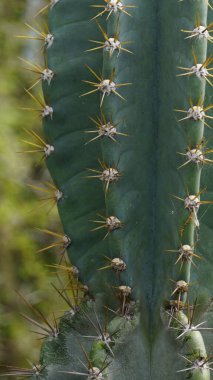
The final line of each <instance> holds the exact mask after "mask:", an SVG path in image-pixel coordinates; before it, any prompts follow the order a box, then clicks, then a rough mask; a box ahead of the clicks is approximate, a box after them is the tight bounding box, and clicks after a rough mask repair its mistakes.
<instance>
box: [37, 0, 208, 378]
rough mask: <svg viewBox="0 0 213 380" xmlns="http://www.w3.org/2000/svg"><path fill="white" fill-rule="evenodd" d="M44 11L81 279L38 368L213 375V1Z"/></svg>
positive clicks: (47, 374) (49, 90)
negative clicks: (212, 352) (212, 82)
mask: <svg viewBox="0 0 213 380" xmlns="http://www.w3.org/2000/svg"><path fill="white" fill-rule="evenodd" d="M47 9H48V11H49V16H48V20H49V23H48V25H49V26H48V28H49V30H48V32H47V34H46V35H44V34H43V36H42V38H43V40H44V42H45V48H44V54H45V56H46V57H47V62H48V70H50V71H51V80H47V79H48V78H49V77H48V78H46V76H45V77H44V73H43V77H42V79H43V92H44V99H45V104H46V107H47V105H48V107H51V115H50V114H47V113H45V114H44V112H43V113H42V116H43V120H44V122H43V125H44V132H45V136H46V138H47V141H48V144H49V145H48V146H51V147H52V149H51V154H49V155H46V163H47V167H48V169H49V171H50V174H51V176H52V179H53V183H54V188H52V189H53V190H54V192H55V193H54V194H55V196H54V197H55V198H54V199H55V201H57V206H58V210H59V214H60V217H61V221H62V225H63V228H64V232H65V237H66V241H64V243H63V244H64V245H63V248H64V249H66V248H67V252H68V256H69V259H70V263H71V265H74V270H73V267H71V268H72V273H73V274H74V277H75V278H74V280H73V279H70V277H69V284H68V285H67V286H66V288H63V287H62V289H61V287H60V288H56V291H57V293H58V294H59V295H60V296H61V297H62V298H63V299H64V301H65V303H66V304H67V305H68V306H69V310H68V311H67V312H66V313H65V315H64V316H62V318H61V321H60V324H59V332H58V333H57V334H55V335H54V336H51V337H49V338H47V340H46V342H45V343H44V345H43V348H42V355H41V365H43V367H41V369H39V371H37V372H38V374H37V375H36V374H35V376H37V377H39V378H41V379H43V378H45V379H48V380H56V379H57V380H58V379H61V380H64V379H69V378H72V377H76V378H77V377H78V378H82V379H83V378H87V379H90V380H94V379H99V380H100V379H117V380H121V379H122V380H124V379H125V380H129V379H131V378H132V379H134V380H139V379H144V380H147V379H150V380H151V379H159V380H161V379H162V380H163V379H164V380H166V379H180V380H181V379H184V378H186V377H187V378H191V379H197V380H209V379H210V372H211V370H212V369H211V365H212V364H211V358H210V354H211V352H209V350H210V349H211V346H212V342H213V341H212V335H211V328H212V327H213V321H212V314H211V313H210V311H209V310H210V306H211V296H212V288H213V285H212V284H213V275H212V264H213V259H212V246H213V244H212V241H213V240H212V233H211V229H212V228H213V223H212V218H211V209H210V210H208V207H209V205H211V203H212V199H213V198H212V194H211V193H212V192H213V182H212V168H211V153H212V150H211V146H210V144H211V134H212V131H211V129H210V126H211V118H212V116H211V108H212V107H213V106H212V105H211V92H210V91H209V88H211V76H212V74H211V72H212V71H211V70H212V67H211V62H212V58H211V51H210V49H209V45H210V42H212V36H211V28H212V26H211V4H208V3H207V2H206V1H204V0H184V1H179V2H178V1H175V0H174V1H171V0H161V1H160V2H159V1H157V0H143V1H141V0H140V1H139V0H124V1H118V0H94V1H93V2H92V0H83V1H81V2H79V1H75V0H58V1H52V2H51V4H50V6H47V7H45V8H44V9H43V10H42V12H41V13H43V12H45V11H46V10H47ZM47 37H48V38H47ZM42 38H41V39H42ZM47 39H48V40H47ZM50 41H51V43H50ZM208 49H209V51H208ZM46 70H47V68H46ZM48 73H49V71H48ZM45 74H47V72H46V71H45ZM45 79H46V80H45ZM207 87H208V89H207ZM45 109H46V110H47V108H45ZM48 109H49V108H48ZM206 132H207V133H206ZM205 136H207V137H205ZM207 140H209V142H208V145H207ZM201 174H202V176H201ZM201 178H202V181H201ZM58 194H60V197H59V196H58ZM207 211H208V212H207ZM201 259H202V260H201ZM62 260H63V258H62ZM59 268H62V263H60V265H59ZM63 268H64V267H63ZM66 270H67V269H66ZM73 281H74V285H73ZM71 284H72V286H71ZM70 289H71V290H70ZM73 289H74V291H73ZM70 291H71V293H72V294H71V295H69V292H70ZM73 294H74V297H73ZM79 299H80V301H79ZM207 312H208V314H207ZM207 316H208V317H207ZM208 321H209V324H208V323H207V322H208ZM211 322H212V324H211ZM204 323H205V324H204ZM207 334H208V336H207ZM204 335H205V337H204ZM206 342H207V343H206ZM36 368H37V367H36ZM39 368H40V367H39ZM34 371H36V370H34ZM34 373H35V372H34Z"/></svg>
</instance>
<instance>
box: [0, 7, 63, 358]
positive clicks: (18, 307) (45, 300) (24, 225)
mask: <svg viewBox="0 0 213 380" xmlns="http://www.w3.org/2000/svg"><path fill="white" fill-rule="evenodd" d="M32 5H33V7H32ZM36 5H38V6H39V5H41V1H39V0H29V1H26V0H18V1H17V0H9V1H8V0H1V2H0V51H1V54H0V70H1V74H0V124H1V128H0V151H1V161H0V239H1V255H0V271H1V275H0V287H1V292H0V361H1V363H4V364H15V365H19V366H20V365H24V366H26V360H31V361H37V360H38V357H39V351H38V350H39V347H40V341H39V340H38V339H37V338H38V337H35V336H33V334H31V333H30V332H29V330H30V329H31V326H29V324H28V323H27V322H26V321H25V320H23V319H22V317H21V316H20V314H19V313H20V311H23V308H24V305H23V302H22V301H21V299H20V298H19V297H18V296H17V294H16V292H15V290H18V291H19V292H21V293H22V294H24V295H27V296H29V299H30V301H31V302H32V303H33V304H34V305H37V304H39V307H40V308H41V309H42V310H43V311H44V310H48V311H49V313H50V312H51V306H52V305H51V303H52V297H53V293H52V291H51V289H50V288H51V287H50V285H49V283H50V281H51V277H50V274H51V273H50V272H51V271H50V270H49V268H48V267H47V266H46V264H48V263H50V262H51V263H52V262H54V260H57V258H56V255H54V254H53V253H52V252H49V251H48V252H47V253H44V254H39V253H36V251H37V250H38V249H40V248H42V247H43V246H45V245H48V244H49V243H50V242H51V240H50V239H47V237H46V236H42V234H41V233H40V232H38V231H37V230H36V227H39V228H49V229H53V230H59V231H60V224H59V222H58V217H57V212H56V210H53V211H52V212H51V213H50V214H48V213H47V212H45V209H44V208H43V207H42V208H39V207H38V196H37V195H36V194H34V193H33V192H32V191H31V190H30V188H28V187H27V186H26V184H27V183H29V182H31V181H32V180H33V181H36V182H38V183H40V182H41V181H43V180H44V179H45V180H46V179H47V178H48V173H47V171H46V169H45V165H44V163H42V162H41V156H40V155H39V153H36V154H31V155H30V154H21V153H17V152H20V151H23V150H26V146H24V144H23V143H22V142H21V139H24V138H25V139H26V133H25V132H24V131H23V127H24V128H29V129H33V130H35V131H36V132H37V133H38V134H39V135H41V136H42V131H41V122H40V120H39V118H38V115H37V114H36V113H33V112H27V111H23V110H21V109H20V108H21V107H32V106H34V105H32V100H31V99H30V98H29V96H28V95H27V94H26V93H25V91H24V88H25V87H27V86H28V87H29V85H30V80H32V79H33V78H32V77H31V76H30V78H29V73H28V72H26V71H25V70H23V69H22V68H21V66H23V65H22V64H21V62H20V61H19V60H18V58H17V57H18V56H22V57H25V58H26V56H27V59H29V57H30V56H31V57H33V59H32V60H39V54H40V53H38V51H39V48H38V49H34V47H35V46H36V42H34V41H33V42H28V41H25V40H21V39H17V38H15V35H17V34H26V33H27V34H28V33H29V31H28V30H26V28H25V26H24V22H25V21H26V18H27V21H29V22H31V20H32V18H33V14H32V12H34V11H35V6H36ZM34 14H35V13H34ZM35 52H37V54H36V55H35ZM48 272H49V273H48ZM47 273H48V275H47ZM55 298H56V297H55V294H54V306H55V302H56V301H57V298H56V299H55ZM58 307H59V308H60V307H61V306H59V305H58ZM56 310H57V306H56ZM25 311H26V310H25ZM45 314H46V315H47V313H45ZM29 353H30V357H29Z"/></svg>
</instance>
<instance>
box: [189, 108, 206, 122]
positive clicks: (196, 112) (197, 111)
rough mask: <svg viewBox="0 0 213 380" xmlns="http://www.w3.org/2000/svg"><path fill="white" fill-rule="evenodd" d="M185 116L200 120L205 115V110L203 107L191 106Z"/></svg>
mask: <svg viewBox="0 0 213 380" xmlns="http://www.w3.org/2000/svg"><path fill="white" fill-rule="evenodd" d="M187 116H188V117H189V118H190V119H193V120H195V121H198V120H202V119H203V118H204V117H205V111H204V110H203V107H200V106H192V107H190V108H189V109H188V111H187Z"/></svg>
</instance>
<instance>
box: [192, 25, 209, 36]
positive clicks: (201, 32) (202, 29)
mask: <svg viewBox="0 0 213 380" xmlns="http://www.w3.org/2000/svg"><path fill="white" fill-rule="evenodd" d="M193 34H194V35H196V36H197V37H198V38H199V39H203V38H206V39H208V38H209V37H210V35H209V32H208V30H207V29H206V26H202V25H200V26H198V27H197V28H195V29H194V30H193Z"/></svg>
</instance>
